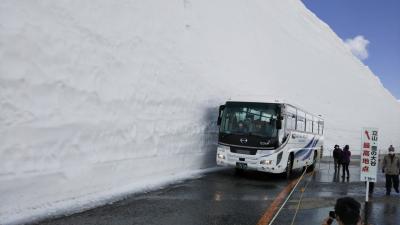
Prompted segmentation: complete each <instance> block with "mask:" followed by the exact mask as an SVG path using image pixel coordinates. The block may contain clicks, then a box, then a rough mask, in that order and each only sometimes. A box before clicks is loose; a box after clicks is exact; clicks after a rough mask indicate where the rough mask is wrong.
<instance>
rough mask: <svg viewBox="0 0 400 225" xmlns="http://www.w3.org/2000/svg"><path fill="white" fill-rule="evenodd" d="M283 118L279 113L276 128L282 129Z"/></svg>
mask: <svg viewBox="0 0 400 225" xmlns="http://www.w3.org/2000/svg"><path fill="white" fill-rule="evenodd" d="M282 120H283V116H282V115H279V116H278V120H277V121H276V129H278V130H280V129H282Z"/></svg>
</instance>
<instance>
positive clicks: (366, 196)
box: [365, 181, 369, 202]
mask: <svg viewBox="0 0 400 225" xmlns="http://www.w3.org/2000/svg"><path fill="white" fill-rule="evenodd" d="M368 192H369V182H368V181H367V190H365V202H368Z"/></svg>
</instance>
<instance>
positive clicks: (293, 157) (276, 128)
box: [216, 99, 324, 176]
mask: <svg viewBox="0 0 400 225" xmlns="http://www.w3.org/2000/svg"><path fill="white" fill-rule="evenodd" d="M218 125H219V126H220V128H219V136H218V149H217V156H216V160H217V164H218V165H219V166H227V167H235V168H236V169H237V170H246V169H248V170H258V171H263V172H268V173H286V175H287V176H290V175H291V174H292V170H293V169H298V168H304V167H305V166H312V167H314V166H315V164H316V162H317V160H318V159H319V158H320V156H322V150H323V147H322V146H323V131H324V121H323V120H322V118H321V117H320V116H316V115H313V114H311V113H308V112H306V111H304V110H302V109H301V108H299V107H296V106H294V105H292V104H287V103H284V102H282V101H265V100H264V101H261V102H256V101H254V100H245V99H235V100H229V101H227V102H226V103H225V105H221V106H220V109H219V116H218Z"/></svg>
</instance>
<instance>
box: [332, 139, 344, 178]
mask: <svg viewBox="0 0 400 225" xmlns="http://www.w3.org/2000/svg"><path fill="white" fill-rule="evenodd" d="M341 156H342V149H341V148H339V145H335V147H334V149H333V162H334V164H335V173H336V172H338V173H340V163H341V162H340V157H341Z"/></svg>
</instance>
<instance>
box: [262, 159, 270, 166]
mask: <svg viewBox="0 0 400 225" xmlns="http://www.w3.org/2000/svg"><path fill="white" fill-rule="evenodd" d="M260 164H263V165H271V164H272V160H261V161H260Z"/></svg>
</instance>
